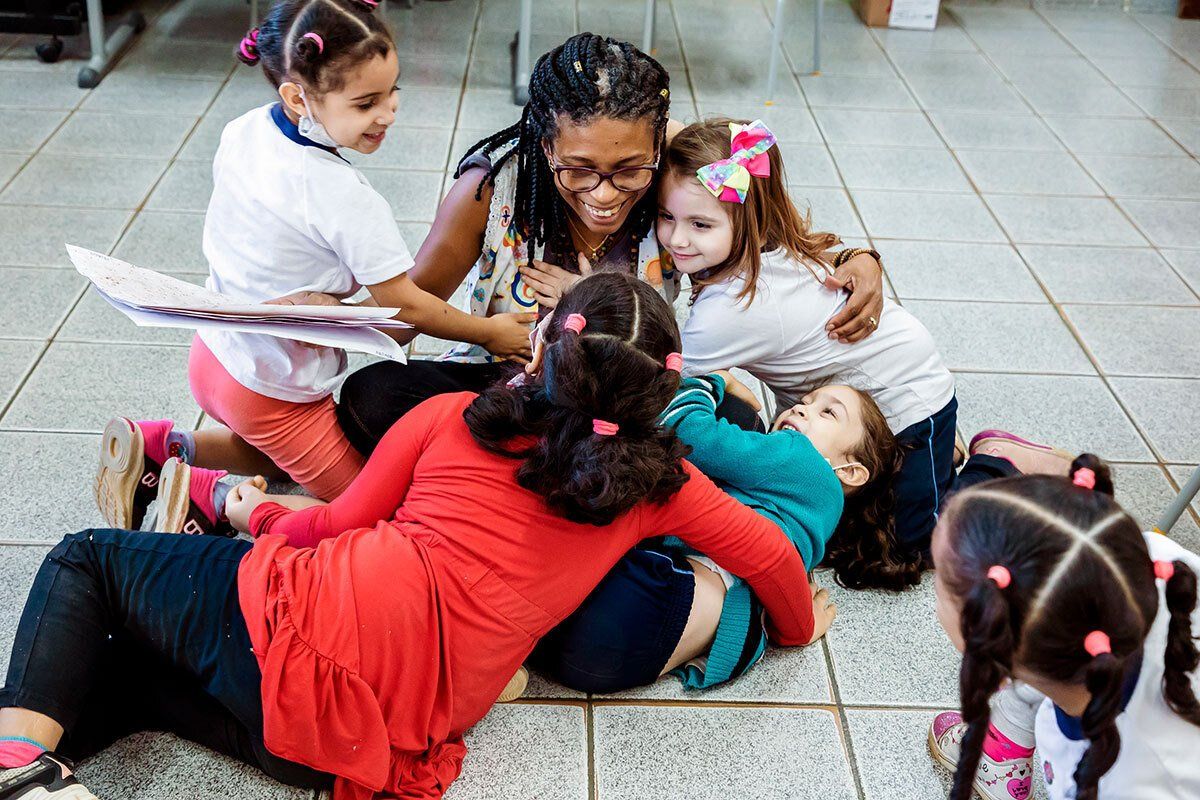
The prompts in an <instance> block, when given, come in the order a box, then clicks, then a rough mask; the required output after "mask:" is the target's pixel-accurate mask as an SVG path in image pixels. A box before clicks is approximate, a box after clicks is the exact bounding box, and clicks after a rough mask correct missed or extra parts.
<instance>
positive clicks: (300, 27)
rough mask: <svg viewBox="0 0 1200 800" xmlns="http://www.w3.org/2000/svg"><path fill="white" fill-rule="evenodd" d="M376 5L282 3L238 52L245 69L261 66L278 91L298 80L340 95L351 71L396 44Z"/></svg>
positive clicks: (365, 0)
mask: <svg viewBox="0 0 1200 800" xmlns="http://www.w3.org/2000/svg"><path fill="white" fill-rule="evenodd" d="M376 5H378V3H377V2H376V1H375V0H281V1H280V2H278V3H276V4H275V5H273V6H271V10H270V11H268V12H267V16H266V19H264V20H263V21H262V24H261V25H259V26H258V27H257V28H254V29H253V30H251V31H250V32H249V33H247V34H246V35H245V37H243V38H242V41H241V43H240V44H239V45H238V47H237V50H236V51H235V53H236V55H237V58H238V60H239V61H241V62H242V63H243V64H247V65H249V66H254V65H256V64H259V63H261V64H262V68H263V74H265V75H266V76H267V80H269V81H270V82H271V85H272V86H274V87H275V88H276V89H278V88H279V84H281V83H283V82H284V81H287V80H292V79H296V78H298V79H299V80H300V81H301V82H303V84H304V85H305V86H307V87H310V88H311V89H312V91H314V92H336V91H338V90H339V89H341V88H342V87H343V86H344V85H345V78H346V70H347V69H348V68H350V67H354V66H357V65H359V64H361V63H363V62H364V61H369V60H370V59H372V58H375V57H376V56H384V57H386V56H387V54H388V53H390V52H391V51H392V50H393V49H395V43H394V42H393V41H392V34H391V32H390V31H388V29H387V25H386V24H384V22H383V21H382V20H381V19H380V18H379V17H377V16H375V15H374V14H372V13H371V12H372V11H373V10H374V9H375V6H376Z"/></svg>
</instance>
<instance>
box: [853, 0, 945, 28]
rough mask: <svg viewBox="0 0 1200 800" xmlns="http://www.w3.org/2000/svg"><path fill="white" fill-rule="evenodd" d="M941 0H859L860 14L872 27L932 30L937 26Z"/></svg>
mask: <svg viewBox="0 0 1200 800" xmlns="http://www.w3.org/2000/svg"><path fill="white" fill-rule="evenodd" d="M938 2H939V0H857V4H858V15H859V16H860V17H862V21H863V22H865V23H866V24H867V25H869V26H871V27H872V28H908V29H911V30H918V31H931V30H933V29H934V28H935V27H937V17H938Z"/></svg>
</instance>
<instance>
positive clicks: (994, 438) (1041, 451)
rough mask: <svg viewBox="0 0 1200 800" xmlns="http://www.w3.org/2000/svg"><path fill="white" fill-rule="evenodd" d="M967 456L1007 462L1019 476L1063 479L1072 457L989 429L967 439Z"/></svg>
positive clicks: (1057, 450)
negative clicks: (1056, 476) (998, 459)
mask: <svg viewBox="0 0 1200 800" xmlns="http://www.w3.org/2000/svg"><path fill="white" fill-rule="evenodd" d="M970 452H971V455H973V456H974V455H988V456H995V457H996V458H1003V459H1005V460H1007V461H1009V462H1010V463H1011V464H1012V465H1013V466H1014V467H1016V468H1017V469H1019V470H1020V471H1021V474H1023V475H1063V476H1065V475H1066V474H1067V473H1069V472H1070V470H1071V462H1072V461H1074V460H1075V456H1073V455H1071V454H1070V453H1068V452H1067V451H1065V450H1060V449H1059V448H1057V447H1052V446H1051V445H1048V444H1041V443H1039V442H1031V441H1029V440H1028V439H1023V438H1022V437H1020V436H1017V435H1016V434H1015V433H1009V432H1008V431H1001V430H995V429H989V430H986V431H980V432H979V433H977V434H975V435H974V436H972V437H971V445H970Z"/></svg>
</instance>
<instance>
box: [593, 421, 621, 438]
mask: <svg viewBox="0 0 1200 800" xmlns="http://www.w3.org/2000/svg"><path fill="white" fill-rule="evenodd" d="M620 429H621V426H620V425H618V424H617V423H615V422H608V421H607V420H603V419H594V420H592V433H594V434H596V435H597V436H616V435H617V431H619V430H620Z"/></svg>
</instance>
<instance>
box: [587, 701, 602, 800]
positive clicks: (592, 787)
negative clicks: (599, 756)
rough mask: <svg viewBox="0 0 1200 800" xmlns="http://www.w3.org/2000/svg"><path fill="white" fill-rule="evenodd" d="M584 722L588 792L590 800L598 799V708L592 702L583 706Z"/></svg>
mask: <svg viewBox="0 0 1200 800" xmlns="http://www.w3.org/2000/svg"><path fill="white" fill-rule="evenodd" d="M583 724H584V730H585V733H586V734H587V793H588V797H589V798H590V800H598V798H599V797H600V779H599V776H598V775H597V774H596V709H595V707H594V706H593V705H592V703H591V702H588V703H586V704H585V705H584V707H583Z"/></svg>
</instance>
